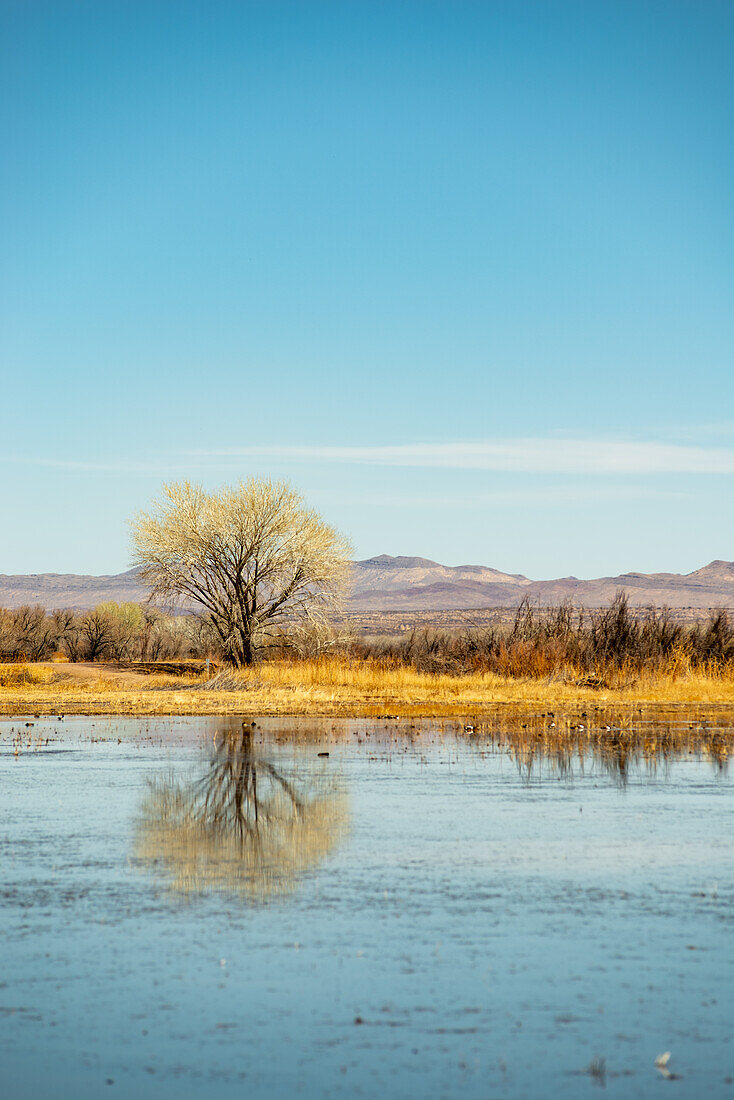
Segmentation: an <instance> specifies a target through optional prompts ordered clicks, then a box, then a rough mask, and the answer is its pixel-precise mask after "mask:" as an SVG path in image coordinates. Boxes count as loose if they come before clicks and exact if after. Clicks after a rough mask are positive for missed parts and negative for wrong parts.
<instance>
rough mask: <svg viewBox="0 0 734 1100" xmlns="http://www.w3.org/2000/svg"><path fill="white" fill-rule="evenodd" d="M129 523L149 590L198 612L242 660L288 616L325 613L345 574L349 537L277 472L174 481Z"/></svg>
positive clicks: (232, 656)
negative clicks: (230, 481) (216, 483)
mask: <svg viewBox="0 0 734 1100" xmlns="http://www.w3.org/2000/svg"><path fill="white" fill-rule="evenodd" d="M131 528H132V540H133V547H134V561H135V564H136V565H138V566H139V567H140V569H141V572H142V576H143V579H144V580H145V581H147V583H148V584H149V585H150V587H151V589H152V593H153V598H154V599H158V600H161V601H164V602H168V603H175V602H178V603H180V604H183V605H185V606H188V607H189V608H191V609H196V610H199V611H201V612H203V614H204V615H205V616H206V617H207V618H208V619H209V621H210V622H211V624H212V626H213V628H214V630H215V632H216V634H217V636H218V637H219V639H220V640H221V643H222V647H223V650H224V654H225V657H226V659H227V660H229V661H230V662H232V663H233V664H235V665H238V666H239V665H245V664H250V663H251V662H252V660H253V658H254V656H255V653H256V650H257V648H258V647H259V646H260V645H262V644H265V643H266V642H267V640H268V637H271V636H272V635H273V634H274V633H276V632H278V631H280V630H282V629H283V627H284V626H286V625H287V624H288V623H293V622H295V621H303V619H310V620H312V621H314V622H319V621H323V620H324V619H326V618H328V617H329V615H330V614H331V613H332V612H333V611H334V610H335V609H336V608H337V607H338V606H339V601H340V599H341V597H342V596H343V594H344V592H345V589H346V585H347V582H348V577H349V559H350V556H351V546H350V544H349V542H348V541H347V540H346V539H345V538H344V537H343V536H342V535H341V534H339V532H338V531H336V530H335V529H334V528H333V527H331V526H330V525H329V524H328V523H326V522H325V521H324V520H323V519H322V518H321V517H320V516H319V515H318V514H317V513H316V512H315V511H313V510H312V509H310V508H308V507H307V505H306V504H305V502H304V499H303V497H302V496H301V494H300V493H298V492H297V491H296V490H295V489H294V488H292V486H290V485H289V484H288V483H287V482H283V481H271V480H270V479H267V478H251V479H250V480H249V481H241V482H239V483H238V484H236V485H231V486H230V485H227V486H224V487H223V488H221V489H219V490H216V491H214V492H207V491H206V490H205V489H204V488H203V486H201V485H196V484H192V483H191V482H189V481H182V482H173V483H171V484H168V485H164V487H163V492H162V495H161V497H160V499H159V500H157V501H156V502H154V504H153V506H152V508H151V509H150V510H149V511H146V512H140V513H139V514H138V515H137V516H135V518H134V519H133V520H132V521H131Z"/></svg>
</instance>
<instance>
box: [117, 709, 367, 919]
mask: <svg viewBox="0 0 734 1100" xmlns="http://www.w3.org/2000/svg"><path fill="white" fill-rule="evenodd" d="M346 828H347V806H346V799H345V796H344V795H343V794H342V793H340V791H339V790H338V789H337V785H336V784H335V783H334V782H333V780H331V779H330V778H329V777H328V776H327V775H326V774H325V772H324V771H323V770H321V771H318V770H315V769H313V768H311V769H310V770H309V768H308V767H307V766H302V767H299V768H298V770H296V769H293V770H292V771H290V772H289V771H288V770H287V769H286V768H284V767H281V766H280V765H277V766H276V764H274V763H273V762H272V761H271V760H269V759H267V758H266V757H265V756H263V755H261V753H260V752H258V751H257V750H256V749H255V746H254V745H253V738H252V733H251V731H250V729H249V727H248V726H246V725H245V724H243V727H242V732H241V733H233V732H231V731H228V732H226V733H222V734H218V735H217V737H216V739H215V742H214V755H213V758H212V761H211V764H210V767H209V769H208V771H207V773H206V775H204V776H203V777H202V778H201V779H199V780H197V781H194V782H190V783H176V782H174V781H172V780H169V781H167V782H160V781H158V782H152V783H151V785H150V790H149V793H148V796H147V798H146V800H145V802H144V804H143V807H142V811H141V815H140V820H139V823H138V834H137V845H136V854H137V856H138V858H139V859H140V860H141V861H142V862H143V863H144V864H148V865H153V866H155V867H156V868H157V869H158V870H159V871H162V872H163V873H164V874H165V875H166V877H167V878H168V879H169V880H170V882H171V885H172V887H173V888H174V889H175V890H178V891H180V892H183V893H198V892H203V891H208V890H235V891H238V892H241V893H243V894H245V895H247V896H248V897H250V898H251V899H252V900H258V899H265V898H267V897H269V896H271V895H273V894H279V893H285V892H288V891H289V890H292V889H294V888H295V886H296V885H297V883H298V880H299V877H300V876H301V875H302V874H303V873H304V872H305V871H307V870H308V869H309V868H311V867H314V866H315V865H316V864H318V863H319V862H320V861H321V860H322V859H324V858H325V857H326V856H327V855H328V854H329V853H330V852H331V851H332V850H333V849H334V848H335V847H336V846H337V844H338V843H339V841H340V840H341V839H342V838H343V836H344V834H345V832H346Z"/></svg>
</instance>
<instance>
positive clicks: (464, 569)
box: [0, 554, 734, 614]
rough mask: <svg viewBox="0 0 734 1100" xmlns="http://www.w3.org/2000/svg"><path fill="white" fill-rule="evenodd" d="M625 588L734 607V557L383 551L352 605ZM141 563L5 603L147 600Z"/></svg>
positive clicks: (677, 603) (5, 588) (12, 583)
mask: <svg viewBox="0 0 734 1100" xmlns="http://www.w3.org/2000/svg"><path fill="white" fill-rule="evenodd" d="M620 588H621V589H624V590H625V591H626V592H627V593H628V595H629V599H630V603H631V604H632V605H633V606H636V607H644V606H647V605H650V604H655V605H657V606H662V605H667V606H668V607H671V608H690V609H694V610H695V609H705V608H709V607H717V606H721V607H734V562H730V561H712V562H711V563H710V564H709V565H706V566H704V567H703V568H701V569H696V570H695V571H694V572H693V573H686V574H679V573H623V574H620V575H619V576H615V577H600V578H597V579H595V580H579V579H578V578H577V577H561V578H559V579H557V580H548V581H533V580H530V579H529V578H528V577H523V576H522V575H520V574H517V573H502V572H500V571H499V570H497V569H491V568H489V567H487V566H480V565H461V566H446V565H440V564H439V563H438V562H434V561H430V560H429V559H427V558H414V557H390V556H389V555H387V554H382V555H380V556H379V557H375V558H368V559H367V560H365V561H358V562H355V563H354V572H353V588H352V595H351V598H350V602H349V606H350V610H352V611H353V612H355V613H357V614H359V613H364V612H368V611H381V610H382V611H402V610H404V611H414V612H419V611H451V610H469V609H482V608H496V607H513V606H516V605H517V604H518V603H519V602H520V600H521V599H522V598H523V597H524V596H528V597H529V598H530V599H531V600H532V601H533V602H534V603H538V604H541V605H549V604H557V603H560V602H561V601H563V600H567V599H570V600H572V601H573V603H574V604H576V605H577V606H585V607H603V606H605V605H606V604H608V603H609V602H610V600H611V599H613V597H614V594H615V592H617V591H618V590H619V589H620ZM147 595H148V593H147V590H146V589H145V587H144V586H143V585H142V584H141V581H140V577H139V575H138V572H137V571H136V570H134V569H131V570H129V571H128V572H126V573H118V574H116V575H112V576H102V577H92V576H81V575H76V574H73V573H39V574H29V575H21V576H5V575H0V607H20V606H22V605H23V604H39V603H40V604H43V605H44V606H45V607H46V608H48V609H49V610H53V609H55V608H60V607H69V608H74V609H76V610H83V609H86V608H89V607H94V606H95V605H96V604H98V603H101V602H103V601H106V600H115V601H117V602H125V601H128V600H130V601H134V602H139V601H142V600H144V599H146V598H147Z"/></svg>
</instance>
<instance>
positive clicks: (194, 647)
mask: <svg viewBox="0 0 734 1100" xmlns="http://www.w3.org/2000/svg"><path fill="white" fill-rule="evenodd" d="M55 653H63V654H64V655H65V656H66V657H68V659H69V660H70V661H98V660H110V659H116V660H137V661H162V660H172V659H179V660H181V659H184V658H190V657H207V656H210V655H216V654H217V646H216V643H215V640H214V639H213V637H212V635H211V631H210V628H209V627H208V625H207V623H206V622H205V621H204V620H202V619H201V618H199V617H197V616H193V615H166V614H164V613H163V612H161V611H159V610H157V609H156V608H153V607H150V606H146V605H143V606H141V605H139V604H135V603H123V604H117V603H103V604H99V606H98V607H95V608H93V609H92V610H91V611H86V612H81V613H76V612H74V611H68V610H62V611H54V612H53V613H52V614H48V613H47V612H46V610H45V608H43V607H41V606H37V607H19V608H16V609H14V610H8V609H7V608H0V661H18V660H21V661H23V660H26V661H44V660H48V659H49V658H50V657H52V656H53V655H54V654H55Z"/></svg>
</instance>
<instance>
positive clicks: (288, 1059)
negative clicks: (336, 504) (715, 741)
mask: <svg viewBox="0 0 734 1100" xmlns="http://www.w3.org/2000/svg"><path fill="white" fill-rule="evenodd" d="M264 724H265V725H266V726H267V725H270V726H271V727H272V729H273V730H275V731H277V730H282V729H283V728H284V723H282V722H279V723H277V724H276V723H269V724H268V723H264ZM10 725H11V723H10V722H7V721H4V722H2V723H0V731H2V737H1V738H0V749H2V755H0V772H1V773H2V776H1V778H0V783H1V784H2V791H3V800H2V803H1V804H0V859H1V860H2V883H3V885H2V891H1V893H0V943H1V945H2V946H1V949H0V950H1V952H2V955H1V961H2V968H1V971H0V1017H1V1019H0V1024H1V1027H0V1065H1V1066H2V1076H3V1080H4V1082H5V1091H6V1093H7V1094H8V1095H11V1096H14V1095H19V1096H20V1095H45V1094H46V1091H47V1090H48V1088H49V1087H50V1084H51V1083H52V1084H53V1094H54V1095H55V1096H59V1097H67V1096H68V1097H72V1096H73V1097H76V1096H80V1097H86V1096H89V1097H97V1096H99V1095H110V1096H112V1095H118V1096H119V1095H124V1096H133V1095H134V1096H164V1097H167V1096H171V1097H174V1096H175V1097H187V1096H207V1097H208V1096H214V1097H217V1096H222V1097H231V1096H234V1095H243V1096H248V1097H253V1096H263V1097H265V1096H274V1095H290V1094H291V1093H293V1094H297V1095H302V1096H321V1095H323V1094H330V1095H343V1096H355V1095H357V1096H358V1095H364V1096H374V1095H376V1094H383V1095H386V1096H401V1097H402V1096H407V1095H413V1096H456V1095H461V1096H465V1097H486V1096H492V1095H494V1096H521V1095H523V1096H525V1095H527V1096H532V1097H547V1096H550V1095H563V1096H586V1095H587V1094H588V1093H589V1090H590V1089H591V1088H592V1087H593V1085H594V1083H595V1081H596V1080H598V1079H595V1078H590V1077H589V1076H588V1075H583V1074H578V1073H577V1072H576V1071H578V1070H582V1069H584V1068H585V1067H588V1066H589V1065H590V1063H591V1062H592V1059H594V1058H595V1057H598V1058H603V1059H605V1066H606V1081H605V1084H606V1091H607V1093H608V1094H609V1095H617V1096H624V1097H628V1096H647V1095H650V1094H651V1093H652V1092H653V1091H656V1090H658V1089H660V1088H663V1087H673V1086H672V1085H671V1086H667V1085H666V1084H665V1082H663V1080H662V1078H660V1077H659V1076H658V1075H657V1072H656V1070H655V1068H654V1065H653V1062H654V1059H655V1057H656V1055H658V1054H660V1053H661V1052H662V1051H665V1050H671V1051H672V1056H671V1061H670V1069H671V1070H672V1071H674V1072H676V1073H678V1074H681V1075H682V1078H683V1080H682V1081H681V1082H680V1084H679V1085H678V1086H677V1087H679V1089H680V1090H681V1094H683V1093H685V1094H686V1095H692V1094H695V1095H698V1094H700V1095H708V1096H717V1095H730V1094H731V1090H732V1085H731V1084H728V1083H725V1078H727V1077H729V1076H730V1075H731V1076H734V1050H733V1049H732V1043H731V1040H730V1028H731V1019H732V1017H733V1015H734V1012H733V1010H734V996H733V994H732V980H731V979H732V973H733V971H732V962H733V961H734V948H733V947H732V942H733V941H732V931H734V909H733V907H732V904H733V902H734V839H733V838H732V828H731V826H732V780H731V777H730V776H729V774H728V772H727V771H723V772H721V771H719V770H718V769H717V768H716V767H715V766H713V765H712V763H711V762H710V761H708V760H705V761H702V760H700V759H698V758H696V757H689V756H688V755H686V756H684V757H683V758H681V759H679V760H671V761H669V762H668V763H667V764H664V765H659V766H658V768H657V772H653V773H651V774H648V766H647V765H646V764H644V763H643V764H642V765H640V766H634V767H633V768H632V769H631V770H630V773H629V775H628V777H627V778H628V781H627V783H626V785H624V786H623V785H621V784H620V783H618V782H616V781H615V779H614V778H613V776H612V775H610V774H609V771H608V769H607V768H606V767H605V766H604V764H603V763H602V762H600V761H599V760H596V761H594V760H593V759H591V758H588V759H586V760H585V761H584V766H583V769H582V768H581V766H580V765H579V762H578V760H576V761H574V762H573V766H572V769H571V772H572V774H570V775H569V774H567V773H562V772H559V771H558V769H557V768H554V767H553V766H552V763H551V762H546V764H544V765H543V766H541V767H540V768H539V769H538V768H536V769H535V770H533V771H532V772H531V776H530V779H528V778H527V774H526V772H525V771H524V770H523V769H522V768H521V767H520V766H519V765H518V762H517V759H516V758H515V756H513V755H512V754H511V753H510V752H509V751H508V749H507V746H501V745H498V746H495V747H494V748H492V747H491V746H488V745H487V744H481V743H479V742H475V743H472V744H471V745H470V744H468V743H466V742H460V743H457V742H456V741H455V740H453V739H452V738H451V737H450V736H448V735H446V736H440V735H439V734H438V733H435V734H433V735H428V736H425V737H423V738H422V739H416V741H415V742H414V744H412V745H411V744H409V743H407V742H400V741H399V740H397V739H395V738H393V739H392V740H390V739H388V738H386V737H382V738H380V737H377V736H375V735H374V732H373V733H372V734H371V737H370V738H366V737H364V736H362V743H361V744H357V743H356V741H357V738H356V737H354V736H352V732H350V739H349V740H348V741H347V743H345V744H338V743H337V744H335V743H329V744H328V745H324V744H323V743H322V744H311V745H309V744H303V745H301V746H300V747H295V748H294V747H293V746H292V745H290V744H285V743H279V744H268V745H267V746H266V747H262V746H261V747H260V749H259V751H260V752H261V753H262V755H263V757H264V758H266V759H267V760H268V761H270V762H271V763H272V764H273V765H274V766H277V767H278V768H279V769H282V770H283V771H284V773H286V774H288V775H289V776H291V777H293V778H295V777H297V776H299V775H300V776H301V777H303V776H304V775H305V776H307V777H308V776H313V775H321V774H322V773H323V772H324V771H325V770H327V769H332V770H333V772H334V774H335V775H336V776H337V786H338V787H339V789H340V790H343V791H344V795H343V797H344V799H345V803H344V805H345V812H348V817H349V830H348V832H346V831H340V833H339V837H338V841H337V842H335V843H334V844H328V845H326V847H325V848H324V850H323V851H320V852H319V855H318V858H317V859H314V860H305V861H304V862H303V863H302V864H301V865H299V866H298V868H296V871H297V874H295V875H294V879H293V881H292V882H291V883H290V885H289V890H288V892H286V893H277V894H275V895H267V896H263V895H260V896H257V897H251V896H250V897H248V896H243V894H242V892H239V891H232V890H228V889H226V888H223V884H222V883H218V884H217V886H216V888H215V889H205V890H204V891H203V892H201V893H199V892H196V893H189V894H187V895H186V896H185V897H181V896H180V895H177V894H176V893H173V892H172V891H171V889H170V886H171V881H170V874H168V873H158V871H156V868H155V864H152V865H151V864H149V863H145V862H141V861H140V860H136V859H135V858H134V853H135V844H136V835H137V834H136V828H137V823H138V822H139V819H140V811H141V806H142V805H143V803H144V800H145V798H146V797H147V794H148V792H149V786H148V784H149V781H150V780H151V779H153V780H158V781H160V782H168V781H169V780H170V778H171V777H174V778H176V779H180V780H181V781H184V780H185V781H186V782H188V781H190V780H191V779H192V778H196V777H201V776H202V775H204V774H206V771H207V768H208V766H209V765H208V762H210V761H211V757H212V751H211V750H212V734H213V733H214V732H215V731H216V730H217V729H218V728H220V727H221V726H222V723H217V722H215V721H213V720H205V721H196V720H191V721H189V720H186V721H185V722H184V721H182V720H176V721H175V722H171V721H170V720H158V721H151V722H133V721H130V722H112V721H105V720H100V719H97V720H74V721H71V720H67V723H66V724H65V735H64V736H65V740H64V742H58V743H55V744H52V745H49V749H51V748H57V749H58V748H65V747H68V748H69V749H71V750H73V751H70V752H58V753H54V754H53V755H49V756H47V757H46V758H45V759H44V758H43V750H42V752H41V753H39V754H37V755H34V754H33V753H27V754H26V753H22V754H21V755H20V757H19V758H18V759H14V758H13V755H12V742H11V739H10V738H9V737H8V734H7V731H8V730H9V728H10ZM330 725H332V723H330V724H328V725H327V726H326V727H325V728H326V729H327V730H328V728H329V726H330ZM41 728H44V729H45V728H48V729H52V732H53V733H54V734H56V735H58V729H59V727H58V726H57V727H51V724H50V723H47V722H40V721H39V722H37V724H36V727H34V732H36V731H37V730H40V729H41ZM369 728H370V727H369V726H368V724H367V723H360V724H359V730H360V731H362V732H363V733H364V732H366V731H368V730H369ZM171 731H173V736H172V733H171ZM192 731H193V732H192ZM197 731H198V732H203V733H204V734H205V736H206V744H207V748H206V751H205V752H202V750H201V747H200V743H197V740H196V737H195V736H193V733H196V732H197ZM90 735H91V736H92V737H99V738H112V739H111V740H101V741H95V742H91V741H90V740H89V736H90ZM118 736H120V737H122V743H121V744H118V743H117V738H118ZM164 740H165V742H167V743H164ZM266 740H267V738H266ZM324 748H328V749H329V751H330V753H331V756H330V758H329V760H328V761H327V762H326V763H324V762H323V761H320V760H319V759H318V758H317V756H316V754H317V752H318V751H319V749H324ZM299 761H302V762H304V763H305V770H304V769H303V768H300V767H299ZM328 774H329V773H328V771H327V775H328ZM321 792H322V793H323V788H321ZM340 830H341V826H340ZM165 870H166V869H165V868H163V871H165ZM356 1020H361V1021H362V1022H361V1023H356V1022H355V1021H356ZM108 1079H109V1080H113V1081H114V1085H110V1086H107V1085H105V1081H106V1080H108Z"/></svg>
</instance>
